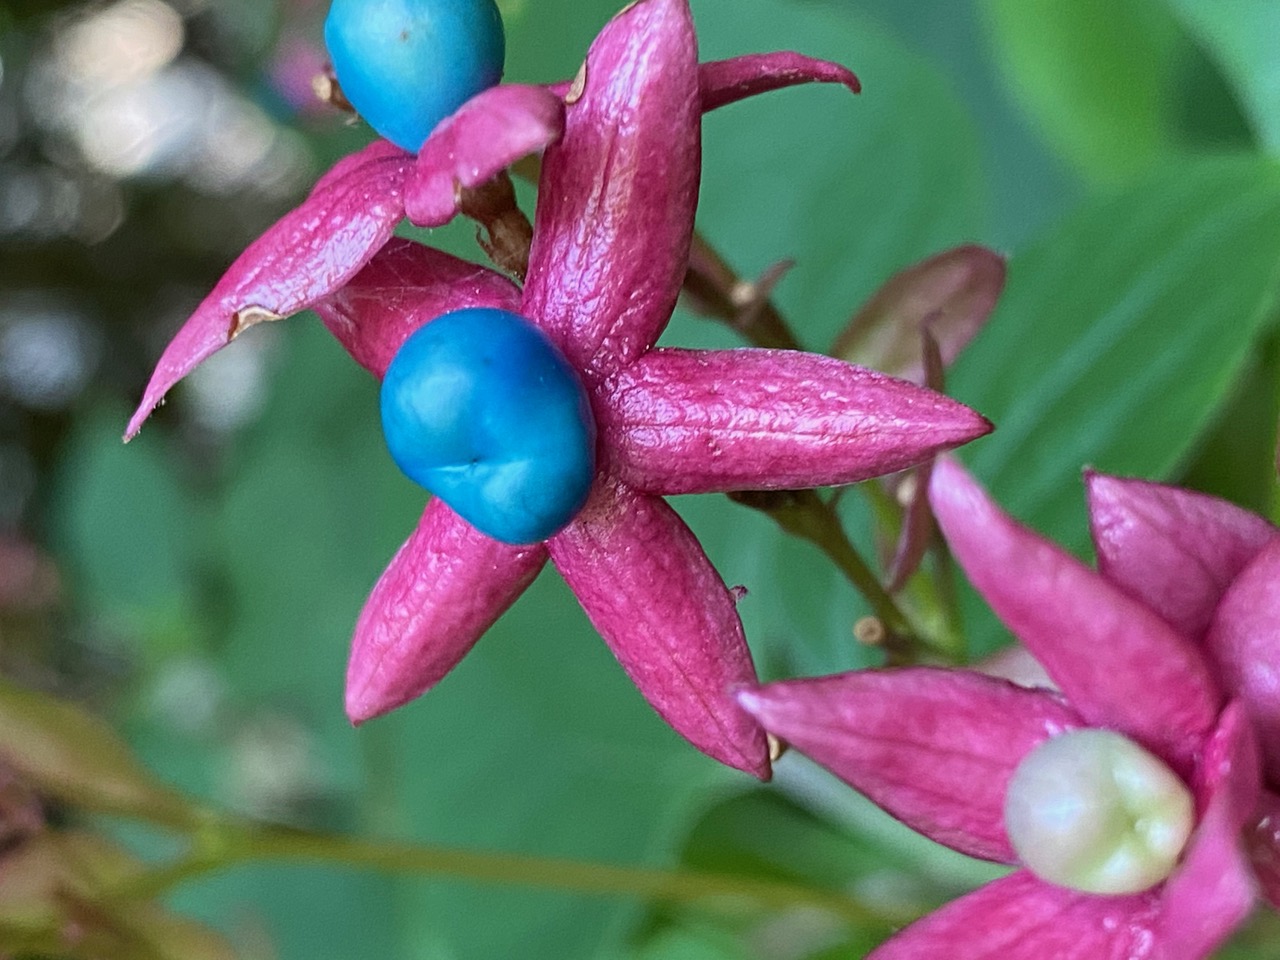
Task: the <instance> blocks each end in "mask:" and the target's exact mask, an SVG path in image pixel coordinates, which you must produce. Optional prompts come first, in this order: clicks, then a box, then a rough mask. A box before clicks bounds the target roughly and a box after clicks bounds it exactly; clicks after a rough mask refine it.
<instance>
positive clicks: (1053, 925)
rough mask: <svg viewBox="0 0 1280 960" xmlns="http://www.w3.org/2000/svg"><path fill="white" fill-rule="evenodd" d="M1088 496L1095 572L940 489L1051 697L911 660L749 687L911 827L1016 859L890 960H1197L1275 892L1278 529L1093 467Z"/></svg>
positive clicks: (937, 483)
mask: <svg viewBox="0 0 1280 960" xmlns="http://www.w3.org/2000/svg"><path fill="white" fill-rule="evenodd" d="M1089 496H1090V514H1091V519H1092V525H1093V533H1094V542H1095V546H1096V548H1097V552H1098V558H1099V568H1100V569H1099V570H1098V571H1096V572H1095V571H1094V570H1091V569H1089V568H1088V567H1086V566H1084V565H1083V564H1081V563H1080V562H1079V561H1078V560H1076V559H1075V558H1074V557H1072V556H1070V555H1069V554H1067V553H1066V552H1065V551H1063V550H1061V549H1060V548H1058V547H1056V546H1055V545H1054V544H1051V543H1049V542H1048V541H1046V540H1044V539H1042V538H1041V537H1039V536H1038V535H1036V534H1034V533H1032V532H1031V531H1029V530H1027V529H1025V528H1023V527H1021V526H1019V525H1018V524H1016V523H1015V522H1014V521H1013V520H1011V519H1010V518H1009V517H1007V516H1005V515H1004V514H1003V513H1001V512H1000V510H999V509H998V508H997V507H996V506H995V504H994V503H992V502H991V500H990V499H989V498H988V497H987V496H986V494H985V493H984V492H983V491H982V490H981V489H980V488H979V487H978V486H977V484H976V483H974V481H973V480H972V479H971V478H969V477H968V476H967V475H966V474H965V473H964V472H963V471H962V470H961V469H960V468H959V467H958V466H957V465H955V464H954V463H948V462H944V463H942V464H940V465H939V466H938V467H937V468H936V469H935V471H934V478H933V481H932V485H931V489H930V500H931V502H932V504H933V506H934V509H935V511H936V513H937V517H938V520H939V523H940V525H941V527H942V529H943V531H944V533H945V534H946V538H947V541H948V543H949V544H950V546H951V548H952V550H954V552H955V554H956V557H957V559H958V560H959V562H960V564H961V565H962V566H963V567H964V568H965V571H966V572H967V573H968V574H969V577H970V578H971V580H972V581H973V583H974V585H975V586H976V587H977V589H978V590H979V591H980V592H981V593H982V594H983V596H984V597H985V598H986V600H987V601H988V602H989V603H990V604H991V607H992V609H993V610H994V611H995V612H996V613H997V614H998V615H999V616H1000V618H1001V619H1002V620H1003V621H1004V622H1005V624H1006V625H1007V626H1008V627H1009V628H1010V630H1011V631H1012V632H1013V633H1014V634H1015V635H1016V636H1017V637H1018V638H1019V639H1020V640H1022V642H1023V643H1024V644H1025V645H1026V646H1027V648H1028V650H1030V651H1031V652H1032V653H1033V654H1034V655H1035V656H1036V657H1037V658H1038V659H1039V660H1040V661H1041V663H1042V664H1043V666H1044V669H1045V671H1046V672H1047V674H1048V676H1049V677H1050V678H1052V680H1053V682H1054V683H1055V684H1056V686H1057V687H1058V688H1059V690H1060V692H1058V690H1050V689H1043V688H1041V689H1028V688H1024V687H1019V686H1015V685H1013V684H1010V683H1007V682H1005V681H1002V680H996V679H993V678H991V677H988V676H985V675H982V674H978V673H975V672H970V671H961V670H942V669H929V668H914V669H907V670H900V671H864V672H860V673H853V674H845V675H842V676H836V677H825V678H819V679H814V680H798V681H791V682H784V683H777V684H771V685H768V686H765V687H763V688H760V689H758V690H754V691H747V692H744V693H742V694H741V699H742V701H743V703H744V704H745V705H746V706H747V708H748V709H750V710H751V712H752V713H753V714H754V715H755V716H756V717H758V718H759V719H760V720H761V722H762V723H764V725H765V727H766V728H767V729H769V730H770V731H771V732H773V733H775V734H777V735H778V736H781V737H784V738H786V739H788V740H789V741H791V742H792V743H793V744H794V745H795V746H796V747H797V748H798V749H799V750H801V751H803V752H805V753H807V754H809V755H810V756H812V757H813V758H814V759H816V760H817V761H819V762H820V763H822V764H823V765H825V766H827V767H829V768H830V769H831V770H832V771H834V772H835V773H836V774H837V775H839V776H840V777H841V778H842V779H844V780H846V781H847V782H848V783H850V784H852V785H853V786H854V787H856V788H857V789H859V790H861V791H863V792H864V793H866V794H867V796H869V797H870V798H871V799H873V800H874V801H875V802H876V803H878V804H880V805H881V806H883V807H884V808H885V809H886V810H888V811H889V812H890V813H892V814H893V815H894V816H896V817H898V818H899V819H901V820H903V821H904V822H905V823H907V824H908V825H910V826H912V827H914V828H915V829H917V830H919V831H921V832H922V833H924V834H926V835H928V836H930V837H932V838H933V839H935V840H937V841H939V842H940V843H945V844H947V845H948V846H951V847H953V848H955V849H957V850H960V851H962V852H964V853H968V854H970V855H972V856H976V857H982V858H984V859H989V860H996V861H1000V862H1004V863H1010V864H1017V865H1018V866H1019V867H1020V869H1018V870H1016V871H1015V872H1014V873H1012V874H1011V875H1010V876H1008V877H1006V878H1004V879H1001V880H997V881H995V882H994V883H991V884H988V885H987V886H985V887H983V888H982V889H980V890H978V891H976V892H975V893H972V894H970V895H968V896H966V897H962V898H961V899H959V900H957V901H955V902H954V903H952V904H950V905H948V906H946V907H944V908H942V909H941V910H939V911H938V912H936V913H934V914H931V915H930V916H928V917H926V918H924V919H923V920H921V921H919V922H918V923H916V924H914V925H912V926H911V927H908V928H907V929H906V930H905V931H903V932H902V933H900V934H899V935H898V936H896V937H894V938H893V939H891V940H890V941H889V942H888V943H886V944H885V945H884V946H883V947H881V948H880V949H879V950H878V951H877V952H876V953H875V954H874V956H875V957H876V958H877V960H889V958H907V957H932V956H947V957H955V958H959V960H977V958H991V960H994V958H1011V960H1019V958H1028V960H1030V958H1040V957H1057V958H1065V960H1072V958H1079V960H1085V958H1096V957H1117V958H1118V957H1124V958H1126V960H1144V958H1160V960H1173V958H1202V957H1206V956H1208V955H1209V954H1210V953H1211V952H1212V951H1213V949H1214V948H1215V947H1216V946H1217V945H1218V944H1219V943H1220V942H1221V941H1222V940H1223V939H1224V938H1225V937H1226V936H1227V935H1228V934H1229V933H1230V932H1231V931H1232V930H1233V929H1234V928H1235V926H1236V925H1237V924H1239V923H1240V922H1241V921H1242V920H1243V919H1244V917H1245V916H1246V915H1247V914H1248V912H1249V910H1250V909H1251V907H1252V905H1253V900H1254V895H1255V889H1256V888H1258V889H1260V890H1261V892H1262V893H1263V894H1264V895H1265V896H1266V898H1267V899H1268V900H1269V901H1270V902H1271V903H1272V904H1273V905H1276V904H1277V903H1280V884H1278V883H1277V863H1280V854H1277V850H1278V849H1280V847H1278V846H1277V843H1278V839H1277V830H1276V826H1275V824H1276V813H1277V811H1278V810H1280V802H1278V801H1277V798H1276V795H1275V793H1274V792H1273V791H1274V790H1275V788H1276V787H1277V785H1280V778H1278V776H1277V774H1278V771H1280V767H1278V766H1277V758H1278V757H1280V739H1278V734H1280V727H1277V724H1276V717H1277V716H1280V708H1278V706H1277V695H1278V694H1277V688H1276V685H1275V684H1274V683H1273V682H1271V678H1272V677H1273V676H1274V670H1275V664H1276V663H1277V662H1280V660H1278V655H1280V591H1278V590H1277V587H1276V584H1277V583H1280V579H1278V576H1280V567H1278V564H1280V534H1277V532H1276V530H1275V528H1274V527H1272V526H1271V525H1270V524H1269V523H1267V522H1266V521H1264V520H1262V519H1261V518H1260V517H1256V516H1254V515H1252V514H1249V513H1247V512H1245V511H1243V510H1240V509H1239V508H1237V507H1234V506H1232V505H1230V504H1227V503H1224V502H1222V501H1219V500H1216V499H1214V498H1211V497H1207V496H1204V495H1201V494H1195V493H1191V492H1188V491H1182V490H1177V489H1174V488H1170V487H1163V486H1160V485H1157V484H1151V483H1144V482H1141V481H1133V480H1122V479H1118V478H1115V477H1107V476H1102V475H1092V476H1090V477H1089ZM1259 747H1260V748H1261V750H1259ZM1260 760H1261V770H1260V764H1259V761H1260Z"/></svg>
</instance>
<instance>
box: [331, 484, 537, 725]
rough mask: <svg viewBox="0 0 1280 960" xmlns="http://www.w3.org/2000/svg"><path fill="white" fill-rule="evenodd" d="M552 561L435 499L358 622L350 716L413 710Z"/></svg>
mask: <svg viewBox="0 0 1280 960" xmlns="http://www.w3.org/2000/svg"><path fill="white" fill-rule="evenodd" d="M546 562H547V551H546V548H544V547H542V546H541V545H538V546H532V547H513V546H508V545H507V544H503V543H499V542H498V541H497V540H492V539H490V538H489V537H486V536H485V535H484V534H482V533H480V532H479V531H477V530H476V529H475V528H474V527H473V526H471V525H470V524H469V523H467V522H466V521H465V520H463V519H462V518H461V517H459V516H458V515H457V514H456V513H454V512H453V511H452V510H450V509H449V508H448V507H447V506H445V504H444V502H443V501H440V500H432V501H431V502H430V503H429V504H427V509H426V510H425V511H424V513H423V514H422V519H421V520H420V521H419V522H418V527H417V529H416V530H414V532H413V535H412V536H411V537H410V538H409V539H408V541H406V543H405V544H404V545H403V546H402V547H401V548H400V549H399V551H397V553H396V555H395V557H394V558H393V559H392V561H391V564H390V566H388V567H387V569H386V572H384V573H383V574H382V577H381V578H380V579H379V580H378V583H377V586H375V587H374V588H373V593H372V594H371V595H370V596H369V599H368V600H367V601H366V602H365V605H364V609H363V610H362V611H361V613H360V620H359V621H358V622H357V624H356V630H355V641H354V642H355V645H356V647H357V649H359V651H360V656H358V657H355V656H353V657H352V658H351V661H350V663H349V664H348V669H347V695H346V700H347V715H348V716H349V717H350V718H351V720H352V722H354V723H359V722H361V721H364V720H368V719H370V718H372V717H375V716H377V715H378V714H381V713H385V712H386V711H387V710H390V709H392V708H393V707H396V706H399V705H400V704H402V703H406V702H408V701H409V700H412V699H413V698H414V697H416V696H418V695H419V694H420V693H422V692H423V691H424V690H426V689H427V688H429V687H431V686H432V685H433V684H435V683H436V682H437V681H439V680H440V679H442V678H443V677H444V675H445V674H446V673H448V672H449V671H450V670H452V669H453V668H454V666H456V665H457V663H458V661H459V660H461V659H462V658H463V656H464V655H465V654H466V653H467V651H468V650H470V649H471V647H472V646H473V645H474V644H475V642H476V640H478V639H479V638H480V636H481V634H483V633H484V632H485V631H486V630H488V629H489V627H491V626H493V623H494V621H495V620H497V619H498V617H500V616H501V615H502V614H503V612H504V611H505V610H506V609H507V607H509V606H511V604H512V603H514V602H515V600H516V598H517V597H519V596H520V594H522V593H523V592H524V590H525V588H526V587H528V586H529V584H531V583H533V581H534V578H535V577H537V575H538V571H540V570H541V569H542V567H543V565H544V564H545V563H546Z"/></svg>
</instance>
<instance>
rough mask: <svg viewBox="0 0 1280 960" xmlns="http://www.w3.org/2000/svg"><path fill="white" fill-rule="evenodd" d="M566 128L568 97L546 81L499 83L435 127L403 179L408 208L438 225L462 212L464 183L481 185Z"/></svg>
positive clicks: (424, 223)
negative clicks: (536, 84) (544, 84)
mask: <svg viewBox="0 0 1280 960" xmlns="http://www.w3.org/2000/svg"><path fill="white" fill-rule="evenodd" d="M563 129H564V102H563V101H562V100H561V99H560V98H559V97H557V96H556V95H555V94H554V93H552V92H551V91H549V90H547V89H545V88H543V87H529V86H520V85H519V84H512V83H507V84H500V85H499V86H496V87H490V88H489V89H488V90H485V91H484V92H482V93H479V94H477V95H476V96H474V97H472V98H471V99H470V100H468V101H467V102H466V103H464V104H463V105H462V106H461V107H460V108H458V111H457V112H456V113H454V114H453V115H452V116H449V117H446V118H445V119H444V120H442V121H441V122H440V125H439V126H438V127H436V129H435V130H433V131H432V132H431V136H430V137H428V138H427V142H426V143H424V144H423V145H422V149H421V150H420V151H418V162H417V164H416V165H415V166H414V168H413V172H412V173H411V174H410V175H409V179H408V182H407V183H406V185H405V195H404V207H405V213H406V215H407V216H408V217H409V219H410V220H412V221H413V222H414V223H416V224H417V225H418V226H420V227H439V226H442V225H444V224H446V223H448V222H449V221H450V220H452V219H453V218H454V217H455V216H456V215H457V213H458V208H459V204H460V203H461V200H462V197H461V192H462V188H463V187H478V186H480V185H481V184H484V183H487V182H488V181H489V180H491V179H492V178H493V177H494V176H496V175H497V174H498V173H500V172H501V171H503V170H505V169H506V168H507V167H509V166H511V164H513V163H515V162H516V161H517V160H519V159H521V158H522V157H527V156H529V154H532V153H539V152H540V151H542V150H543V149H545V148H546V146H547V145H548V144H549V143H552V142H554V141H555V140H556V139H558V138H559V136H560V133H561V132H562V131H563Z"/></svg>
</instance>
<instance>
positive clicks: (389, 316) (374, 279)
mask: <svg viewBox="0 0 1280 960" xmlns="http://www.w3.org/2000/svg"><path fill="white" fill-rule="evenodd" d="M519 306H520V288H519V287H517V286H516V285H515V284H514V283H512V282H511V281H510V280H508V279H507V278H506V277H504V276H502V275H501V274H499V273H495V272H494V271H493V270H489V269H488V268H486V267H482V266H480V265H479V264H475V263H470V262H468V261H466V260H459V259H458V258H457V257H451V256H450V255H449V254H447V253H443V252H441V251H439V250H436V249H434V248H433V247H427V246H424V245H422V244H420V243H415V242H414V241H412V240H403V239H400V238H399V237H393V238H392V239H391V240H389V241H387V245H386V246H385V247H383V248H382V249H381V250H380V251H379V252H378V255H377V256H375V257H374V258H373V259H372V260H370V261H369V263H368V264H367V265H366V266H365V268H364V269H363V270H361V271H360V272H359V273H358V274H356V275H355V277H354V278H353V279H352V280H351V281H350V282H349V283H348V284H347V285H346V286H344V287H342V289H340V290H337V291H335V292H334V293H331V294H330V295H329V296H327V297H325V298H324V299H323V300H321V301H320V302H319V303H317V304H316V305H315V307H314V309H315V312H316V313H318V314H319V315H320V318H321V319H322V320H324V323H325V326H326V327H328V328H329V330H330V331H331V332H332V333H333V335H334V336H335V337H337V338H338V340H339V342H340V343H341V344H342V345H343V346H344V347H346V349H347V352H348V353H349V354H351V356H352V357H353V358H355V361H356V362H357V363H359V364H360V365H361V366H362V367H364V368H365V369H366V370H368V371H369V372H370V373H372V374H373V375H374V376H376V377H379V378H381V377H382V375H383V374H384V373H385V372H386V370H387V366H388V365H389V364H390V363H391V359H392V358H393V357H394V356H395V355H396V351H398V350H399V349H400V346H401V344H403V343H404V341H405V339H406V338H407V337H408V336H409V335H410V334H411V333H413V332H414V331H415V330H417V329H418V328H419V327H420V326H422V324H424V323H426V322H427V321H429V320H433V319H435V318H436V317H438V316H440V315H441V314H444V313H448V312H449V311H451V310H461V309H462V308H464V307H495V308H497V309H499V310H511V311H514V310H517V309H518V308H519Z"/></svg>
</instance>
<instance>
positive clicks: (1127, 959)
mask: <svg viewBox="0 0 1280 960" xmlns="http://www.w3.org/2000/svg"><path fill="white" fill-rule="evenodd" d="M1158 910H1159V906H1158V900H1157V897H1156V895H1155V894H1152V893H1143V894H1137V895H1135V896H1126V897H1095V896H1090V895H1089V894H1086V893H1077V892H1076V891H1074V890H1067V889H1065V888H1064V887H1055V886H1052V885H1050V884H1047V883H1045V882H1043V881H1042V880H1038V879H1036V878H1035V877H1034V876H1032V875H1031V874H1030V873H1028V872H1027V871H1025V870H1019V871H1018V872H1017V873H1013V874H1010V875H1009V876H1007V877H1004V878H1003V879H1000V880H996V881H994V882H992V883H988V884H987V885H986V886H984V887H980V888H978V889H977V890H975V891H974V892H973V893H970V894H968V895H967V896H963V897H961V898H960V899H959V900H953V901H952V902H951V903H949V904H947V905H946V906H944V907H942V908H941V909H940V910H935V911H934V912H933V913H931V914H929V915H928V916H927V917H924V918H923V919H921V920H917V921H916V922H915V923H913V924H912V925H911V926H909V927H907V928H906V929H905V930H903V931H902V932H901V933H899V934H898V935H897V936H895V937H894V938H893V939H891V940H889V941H888V942H887V943H885V944H884V945H883V946H881V947H879V948H878V949H876V950H873V951H872V952H871V953H869V954H868V955H867V960H934V958H943V957H945V958H946V960H1164V954H1163V953H1161V952H1160V947H1161V944H1159V943H1158V942H1157V938H1156V935H1155V933H1154V930H1153V927H1154V924H1155V922H1156V919H1157V913H1158Z"/></svg>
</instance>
